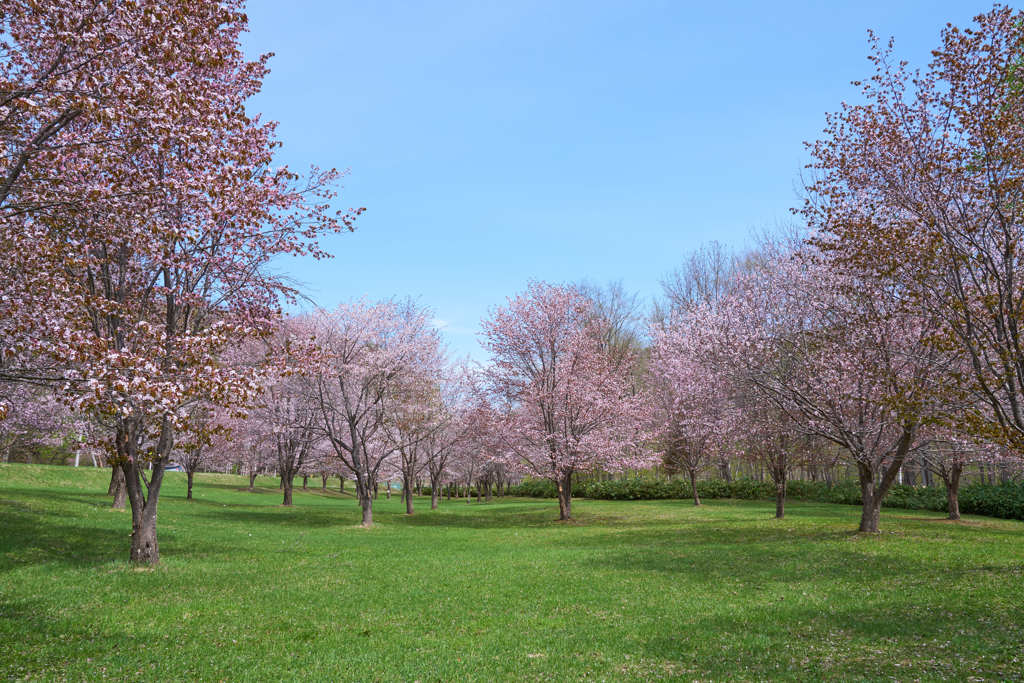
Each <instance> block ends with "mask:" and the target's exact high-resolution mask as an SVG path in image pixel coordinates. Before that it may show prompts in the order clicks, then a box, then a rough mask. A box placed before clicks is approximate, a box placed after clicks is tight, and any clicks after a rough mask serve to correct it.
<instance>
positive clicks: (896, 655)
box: [643, 592, 1024, 680]
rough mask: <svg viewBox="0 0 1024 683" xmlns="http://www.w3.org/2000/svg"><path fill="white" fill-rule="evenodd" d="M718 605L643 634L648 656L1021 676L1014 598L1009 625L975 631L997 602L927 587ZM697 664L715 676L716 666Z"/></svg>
mask: <svg viewBox="0 0 1024 683" xmlns="http://www.w3.org/2000/svg"><path fill="white" fill-rule="evenodd" d="M709 612H710V613H708V614H705V615H693V614H686V615H682V614H681V615H680V619H679V622H680V623H678V624H676V625H672V624H671V623H669V624H668V625H667V626H668V628H667V629H664V630H667V631H672V632H673V633H664V634H663V635H654V636H651V637H648V638H647V639H646V640H645V641H644V642H643V651H644V653H645V655H646V656H647V657H650V658H652V659H656V660H662V661H664V660H669V661H672V662H675V663H678V664H680V665H683V666H684V667H685V666H686V665H688V664H690V663H692V662H694V661H708V659H709V658H711V657H714V658H717V659H719V661H721V662H722V663H723V665H724V664H725V662H728V664H727V665H726V666H728V667H729V668H730V669H732V671H734V672H739V671H742V672H744V676H745V677H746V676H749V677H751V678H755V679H771V680H777V679H780V678H783V679H797V680H811V679H813V680H850V679H851V678H854V679H857V680H863V679H867V680H876V679H878V680H881V679H883V678H886V679H889V678H896V679H908V680H910V679H912V680H920V679H922V678H923V679H950V678H952V679H964V678H966V677H968V676H974V677H977V678H976V679H975V680H987V679H991V680H1008V679H1011V678H1012V679H1016V680H1019V679H1020V678H1021V670H1020V668H1019V663H1018V662H1017V661H1016V659H1015V658H1016V657H1018V656H1019V642H1020V640H1021V638H1022V637H1024V622H1020V621H1019V620H1016V619H1014V616H1013V614H1012V613H1011V611H1010V610H1009V609H1008V608H1007V607H1006V606H1003V608H1002V609H1001V610H1000V614H999V615H998V621H999V622H1000V623H1001V625H1002V626H1003V628H1000V629H994V630H986V629H981V630H979V631H978V632H976V633H974V634H972V635H965V634H964V633H965V632H964V628H965V626H973V625H975V624H976V623H977V622H978V620H979V619H982V618H985V617H991V616H993V615H992V612H991V606H989V605H985V604H981V603H979V604H977V605H972V606H970V607H969V608H968V611H967V612H965V611H962V610H957V609H946V608H944V607H943V606H942V605H940V604H936V602H935V601H934V596H932V595H929V594H927V593H918V594H914V595H907V594H903V593H899V592H893V593H891V594H889V595H888V596H887V599H886V601H885V603H884V604H883V605H870V604H865V605H863V606H853V607H846V608H842V609H836V608H835V606H829V607H828V609H823V608H820V607H816V606H809V605H807V604H799V603H797V602H796V601H788V602H787V601H786V600H780V601H777V602H775V603H772V604H766V605H747V606H745V608H744V610H743V612H742V613H736V614H729V613H727V610H725V609H716V608H714V607H712V608H711V609H710V610H709ZM695 636H696V637H695ZM783 652H785V654H783ZM981 654H986V655H988V657H981V656H979V655H981ZM780 661H781V662H782V663H784V664H785V665H786V666H784V667H783V668H782V669H779V668H778V666H779V663H780ZM691 673H693V674H694V676H693V677H696V678H702V679H703V678H707V677H708V672H707V671H704V672H691ZM715 675H721V672H713V675H712V676H711V677H715Z"/></svg>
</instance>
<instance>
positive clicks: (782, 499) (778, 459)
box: [771, 450, 789, 519]
mask: <svg viewBox="0 0 1024 683" xmlns="http://www.w3.org/2000/svg"><path fill="white" fill-rule="evenodd" d="M771 465H772V466H771V475H772V481H773V482H774V483H775V519H782V518H784V517H785V516H786V479H787V474H788V472H789V468H788V465H789V463H788V462H787V458H786V452H785V451H784V450H783V451H780V452H776V453H775V454H774V455H773V457H772V462H771Z"/></svg>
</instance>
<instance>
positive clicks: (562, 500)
mask: <svg viewBox="0 0 1024 683" xmlns="http://www.w3.org/2000/svg"><path fill="white" fill-rule="evenodd" d="M555 483H556V484H557V486H558V519H559V520H562V521H564V520H568V519H572V474H566V475H564V476H563V477H562V478H561V479H559V480H558V481H556V482H555Z"/></svg>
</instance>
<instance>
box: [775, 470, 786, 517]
mask: <svg viewBox="0 0 1024 683" xmlns="http://www.w3.org/2000/svg"><path fill="white" fill-rule="evenodd" d="M785 516H786V479H785V476H783V477H782V481H777V482H775V519H782V518H783V517H785Z"/></svg>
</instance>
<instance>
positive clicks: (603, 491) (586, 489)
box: [508, 479, 1024, 520]
mask: <svg viewBox="0 0 1024 683" xmlns="http://www.w3.org/2000/svg"><path fill="white" fill-rule="evenodd" d="M697 493H698V494H699V495H700V497H701V498H707V499H711V498H739V499H743V500H774V498H775V485H774V484H772V483H770V482H759V481H754V480H753V479H736V480H734V481H731V482H728V481H724V480H722V479H708V480H702V481H698V482H697ZM573 494H574V495H575V496H578V497H582V498H596V499H600V500H662V499H669V498H690V497H691V496H692V494H691V492H690V483H689V482H688V481H684V480H682V479H673V480H670V481H655V480H651V479H623V480H616V481H591V482H583V483H581V484H577V485H576V487H575V488H574V489H573ZM508 495H510V496H525V497H530V498H555V497H556V489H555V485H554V484H553V483H552V482H550V481H547V480H544V479H540V480H529V481H525V482H523V483H521V484H518V485H516V486H511V487H509V490H508ZM786 497H787V499H789V500H803V501H813V502H818V503H839V504H845V505H860V504H861V499H860V487H859V486H857V484H855V483H853V482H842V483H839V484H834V485H832V486H829V485H828V484H826V483H825V482H821V481H791V482H789V485H788V487H787V496H786ZM883 505H884V506H885V507H890V508H904V509H910V510H936V511H941V512H946V511H947V503H946V490H945V489H944V488H925V487H915V486H893V487H892V489H891V490H890V491H889V495H887V496H886V497H885V501H884V502H883ZM960 512H961V513H963V514H970V515H986V516H988V517H1001V518H1003V519H1021V520H1024V482H1021V483H1013V482H1009V483H1005V484H970V485H967V486H964V487H962V488H961V489H960Z"/></svg>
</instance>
